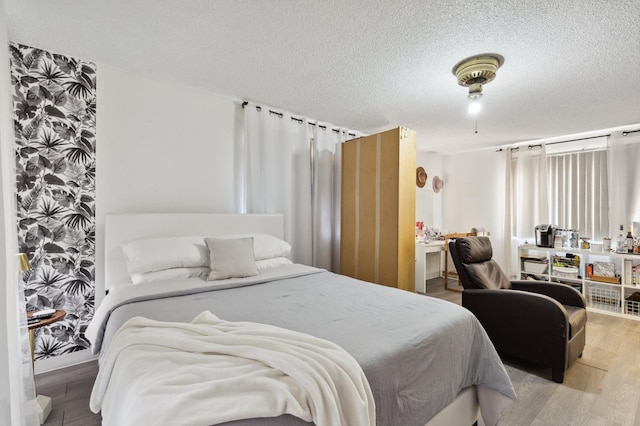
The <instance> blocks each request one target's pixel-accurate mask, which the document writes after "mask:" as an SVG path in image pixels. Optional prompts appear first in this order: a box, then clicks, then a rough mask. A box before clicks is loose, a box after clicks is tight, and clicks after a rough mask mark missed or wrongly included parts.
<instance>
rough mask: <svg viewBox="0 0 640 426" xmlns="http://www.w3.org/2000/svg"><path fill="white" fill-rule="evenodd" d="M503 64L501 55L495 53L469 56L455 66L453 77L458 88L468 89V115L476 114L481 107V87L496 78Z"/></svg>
mask: <svg viewBox="0 0 640 426" xmlns="http://www.w3.org/2000/svg"><path fill="white" fill-rule="evenodd" d="M503 63H504V58H503V57H502V55H498V54H496V53H483V54H481V55H476V56H471V57H470V58H467V59H463V60H462V61H460V62H458V63H457V64H455V66H454V67H453V69H452V70H451V71H452V72H453V75H455V76H456V78H457V79H458V84H459V85H460V86H464V87H468V88H469V101H470V103H469V113H470V114H477V113H478V112H479V111H480V109H481V105H480V103H479V101H480V99H481V98H482V85H484V84H487V83H490V82H491V81H493V79H494V78H496V73H497V71H498V68H500V67H501V66H502V64H503Z"/></svg>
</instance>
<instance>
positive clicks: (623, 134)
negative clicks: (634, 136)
mask: <svg viewBox="0 0 640 426" xmlns="http://www.w3.org/2000/svg"><path fill="white" fill-rule="evenodd" d="M636 132H640V129H638V130H625V131H624V132H622V136H628V135H629V134H630V133H636Z"/></svg>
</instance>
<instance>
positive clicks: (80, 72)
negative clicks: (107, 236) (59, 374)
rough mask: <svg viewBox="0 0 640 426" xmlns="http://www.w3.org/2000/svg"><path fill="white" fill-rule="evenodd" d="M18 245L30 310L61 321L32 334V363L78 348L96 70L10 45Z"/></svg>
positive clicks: (85, 285) (90, 283)
mask: <svg viewBox="0 0 640 426" xmlns="http://www.w3.org/2000/svg"><path fill="white" fill-rule="evenodd" d="M9 48H10V53H11V56H10V59H11V82H12V84H13V85H14V92H15V93H14V96H13V106H14V129H15V135H16V144H17V147H16V156H15V158H16V188H17V194H16V200H17V207H18V223H17V228H18V245H19V249H20V251H21V252H23V253H27V254H28V256H29V261H30V262H31V267H32V269H31V270H30V271H27V272H26V273H25V274H24V279H25V282H26V283H27V287H26V289H25V297H26V299H27V300H26V302H27V307H28V309H30V310H34V309H44V308H57V309H64V310H65V311H66V312H67V316H66V317H65V318H64V319H63V320H62V321H59V322H57V323H56V324H54V325H51V326H48V327H42V328H39V329H37V331H36V340H35V358H36V359H44V358H48V357H53V356H58V355H61V354H65V353H71V352H76V351H80V350H83V349H86V348H88V347H89V342H88V341H87V339H85V337H84V335H83V333H84V330H85V329H86V328H87V325H88V323H89V321H90V320H91V318H92V317H93V311H94V300H95V298H94V291H95V146H96V142H95V129H96V123H95V118H96V66H95V65H94V64H92V63H90V62H86V61H82V60H79V59H74V58H69V57H66V56H62V55H58V54H52V53H50V52H47V51H45V50H42V49H36V48H33V47H28V46H24V45H21V44H17V43H10V46H9Z"/></svg>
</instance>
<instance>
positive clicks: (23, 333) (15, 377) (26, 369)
mask: <svg viewBox="0 0 640 426" xmlns="http://www.w3.org/2000/svg"><path fill="white" fill-rule="evenodd" d="M4 17H5V14H4V4H3V3H2V2H1V1H0V46H2V47H1V48H0V166H1V167H0V169H1V174H0V187H1V188H2V197H1V198H0V240H1V241H3V242H4V244H1V245H0V271H2V286H3V288H4V291H2V292H0V302H1V303H2V304H1V305H0V312H1V314H0V341H2V342H3V345H0V424H7V425H9V424H11V425H16V426H17V425H25V426H30V425H37V424H39V421H38V414H37V405H36V400H35V390H34V385H33V371H32V370H31V356H30V350H29V340H28V333H27V329H26V317H25V313H24V294H23V292H22V282H21V280H20V275H18V273H17V262H16V258H15V253H16V252H17V241H18V239H17V236H16V223H17V221H16V207H15V200H16V198H15V182H16V173H15V163H14V161H15V140H14V135H13V124H12V117H13V114H12V113H11V109H12V100H11V93H12V90H11V85H10V82H9V41H8V39H7V32H6V28H7V26H6V22H5V18H4Z"/></svg>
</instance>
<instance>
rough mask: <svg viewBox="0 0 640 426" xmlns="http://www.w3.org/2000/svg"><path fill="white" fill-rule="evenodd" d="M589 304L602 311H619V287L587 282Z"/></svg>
mask: <svg viewBox="0 0 640 426" xmlns="http://www.w3.org/2000/svg"><path fill="white" fill-rule="evenodd" d="M587 288H588V290H589V291H588V296H589V306H591V307H592V308H597V309H602V310H604V311H611V312H620V300H621V295H620V289H619V288H615V287H612V286H608V285H601V284H594V283H588V284H587Z"/></svg>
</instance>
